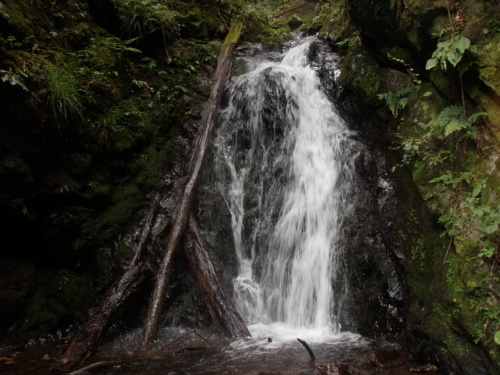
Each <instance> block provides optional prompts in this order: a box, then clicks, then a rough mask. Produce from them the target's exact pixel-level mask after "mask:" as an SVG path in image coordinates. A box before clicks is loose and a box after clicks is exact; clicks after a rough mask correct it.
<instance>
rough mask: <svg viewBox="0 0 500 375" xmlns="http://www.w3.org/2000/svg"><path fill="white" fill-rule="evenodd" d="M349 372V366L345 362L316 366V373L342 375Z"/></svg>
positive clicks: (319, 374) (320, 374)
mask: <svg viewBox="0 0 500 375" xmlns="http://www.w3.org/2000/svg"><path fill="white" fill-rule="evenodd" d="M348 373H349V366H348V365H346V364H345V363H335V362H332V363H327V364H326V365H321V366H318V375H344V374H348Z"/></svg>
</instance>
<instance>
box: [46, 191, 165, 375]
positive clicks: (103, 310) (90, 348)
mask: <svg viewBox="0 0 500 375" xmlns="http://www.w3.org/2000/svg"><path fill="white" fill-rule="evenodd" d="M159 209H160V197H159V195H157V196H156V197H155V198H154V200H153V203H152V205H151V208H150V209H149V211H148V213H147V214H146V219H145V221H144V226H143V230H142V233H141V237H140V238H139V242H138V244H137V246H136V249H135V255H134V258H133V259H132V262H131V263H130V266H129V268H128V269H127V270H126V271H125V272H124V273H123V275H122V276H121V277H120V278H119V279H118V280H116V281H115V282H114V284H113V285H112V286H111V288H109V290H108V292H107V293H106V295H105V296H104V297H103V299H102V301H101V303H100V305H99V306H98V307H97V308H96V309H95V310H94V312H93V313H92V315H91V317H90V318H89V320H88V321H87V322H86V323H85V324H84V325H83V326H81V327H80V329H79V330H78V332H77V333H76V334H75V336H73V338H72V340H71V343H70V345H69V347H68V349H66V351H65V352H64V354H63V355H62V356H61V357H60V358H59V359H58V360H57V361H56V363H55V368H57V369H58V370H62V371H69V370H70V369H72V368H74V367H76V366H78V365H80V366H81V365H82V364H83V363H84V362H85V361H86V360H87V359H88V358H89V357H90V356H91V355H92V354H93V353H94V352H95V351H96V350H97V348H98V347H99V345H100V343H101V342H102V339H103V337H104V335H105V334H106V332H107V330H108V328H109V326H110V325H111V319H113V316H115V314H116V313H117V312H118V310H119V309H120V308H121V306H122V305H123V304H124V303H125V302H126V301H127V300H128V299H129V298H130V297H131V296H133V295H134V294H135V292H137V291H138V290H139V289H140V287H141V286H142V284H143V283H144V282H145V281H146V280H147V279H148V278H150V277H151V276H152V272H151V270H150V269H149V268H148V267H146V266H145V264H144V257H145V253H146V249H147V243H148V241H149V238H150V236H151V228H152V227H153V222H154V220H155V219H156V216H157V214H158V211H159Z"/></svg>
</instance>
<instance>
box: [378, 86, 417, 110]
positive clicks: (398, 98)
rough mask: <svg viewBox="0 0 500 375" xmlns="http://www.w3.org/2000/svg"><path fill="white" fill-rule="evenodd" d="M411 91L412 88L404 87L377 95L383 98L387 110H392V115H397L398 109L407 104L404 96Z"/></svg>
mask: <svg viewBox="0 0 500 375" xmlns="http://www.w3.org/2000/svg"><path fill="white" fill-rule="evenodd" d="M412 91H413V88H411V87H406V88H404V89H401V90H399V91H398V92H393V91H389V92H386V93H384V94H379V95H377V97H378V98H379V99H381V100H385V104H386V105H387V107H388V108H389V110H390V111H391V112H392V114H393V115H394V117H397V116H398V113H399V111H400V110H402V109H404V108H405V107H406V105H407V104H408V98H407V97H406V96H407V95H408V94H409V93H410V92H412Z"/></svg>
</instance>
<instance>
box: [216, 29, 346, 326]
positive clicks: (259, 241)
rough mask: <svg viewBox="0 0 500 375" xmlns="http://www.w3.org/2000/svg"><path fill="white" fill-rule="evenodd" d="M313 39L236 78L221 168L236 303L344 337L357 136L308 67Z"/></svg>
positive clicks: (219, 143) (219, 142)
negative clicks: (341, 289)
mask: <svg viewBox="0 0 500 375" xmlns="http://www.w3.org/2000/svg"><path fill="white" fill-rule="evenodd" d="M312 43H314V38H313V37H309V38H307V39H305V40H303V41H301V42H300V43H299V44H298V45H297V46H295V47H293V48H291V49H290V50H289V51H288V52H287V53H286V54H285V55H284V57H283V58H282V60H281V62H269V61H259V62H256V61H254V60H251V61H248V63H249V64H250V66H251V67H250V69H249V71H248V72H246V73H244V74H241V75H239V76H237V77H234V78H233V80H232V82H231V83H230V86H229V94H228V102H227V104H226V106H225V108H224V109H223V110H222V113H221V121H220V125H219V131H218V135H217V137H216V144H215V146H216V166H217V168H218V175H219V187H220V190H221V192H222V194H223V195H224V197H225V199H226V202H227V205H228V207H229V210H230V212H231V218H232V230H233V236H234V243H235V248H236V252H237V258H238V261H239V276H238V277H237V278H236V279H235V295H236V302H237V304H238V306H239V308H240V310H241V313H242V315H243V317H244V318H245V319H246V320H247V323H249V324H256V323H264V324H268V323H272V322H281V324H282V325H283V326H285V327H290V328H294V329H300V328H305V329H310V330H320V331H323V332H324V331H327V332H329V333H330V334H331V333H334V334H335V333H338V331H339V325H338V322H337V313H336V311H338V309H339V308H340V306H339V304H340V300H341V299H340V296H336V295H334V288H333V285H334V284H335V280H336V279H337V277H339V275H338V272H337V264H338V261H339V260H338V257H339V255H340V254H341V253H342V242H341V238H340V228H341V225H342V217H343V215H344V214H345V210H346V209H347V204H346V199H345V193H346V192H347V191H349V186H350V184H351V183H352V182H351V180H352V179H351V173H350V171H351V170H352V166H351V165H350V163H351V160H346V155H347V154H348V152H346V150H347V148H349V147H351V144H352V142H353V141H351V140H350V138H349V136H350V134H351V133H350V132H349V131H348V130H347V128H346V127H345V125H344V123H343V121H342V119H341V118H340V117H339V116H338V115H337V114H336V112H335V108H334V106H333V105H332V103H330V102H329V100H328V98H327V97H326V95H325V94H324V92H323V91H322V88H321V84H320V81H319V78H318V77H317V75H316V72H315V71H314V70H313V69H312V68H311V67H310V66H308V53H309V50H310V47H311V44H312Z"/></svg>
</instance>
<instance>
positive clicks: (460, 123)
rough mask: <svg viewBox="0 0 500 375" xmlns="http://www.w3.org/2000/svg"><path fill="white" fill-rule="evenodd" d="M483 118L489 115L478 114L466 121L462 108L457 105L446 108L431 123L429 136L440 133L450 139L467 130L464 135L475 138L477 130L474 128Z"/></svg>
mask: <svg viewBox="0 0 500 375" xmlns="http://www.w3.org/2000/svg"><path fill="white" fill-rule="evenodd" d="M481 116H487V113H486V112H476V113H474V114H472V115H471V116H469V117H468V118H465V119H464V117H463V109H462V107H459V106H457V105H452V106H449V107H446V108H445V109H443V110H442V111H441V113H440V114H439V115H438V116H437V117H436V118H434V119H432V120H431V121H429V123H428V129H429V132H428V136H431V135H433V134H436V132H438V133H442V134H443V135H444V136H445V137H448V136H450V135H451V134H453V133H455V132H460V131H463V130H465V131H466V133H465V134H464V135H468V136H471V137H472V138H474V137H475V135H476V128H475V127H474V124H475V123H476V121H477V119H478V118H479V117H481Z"/></svg>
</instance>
